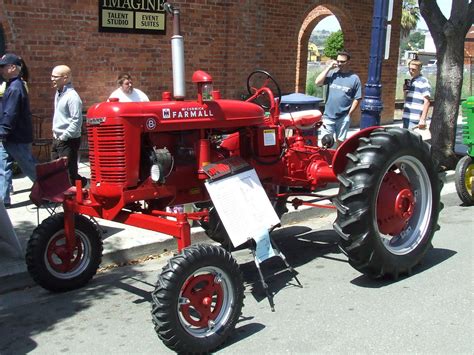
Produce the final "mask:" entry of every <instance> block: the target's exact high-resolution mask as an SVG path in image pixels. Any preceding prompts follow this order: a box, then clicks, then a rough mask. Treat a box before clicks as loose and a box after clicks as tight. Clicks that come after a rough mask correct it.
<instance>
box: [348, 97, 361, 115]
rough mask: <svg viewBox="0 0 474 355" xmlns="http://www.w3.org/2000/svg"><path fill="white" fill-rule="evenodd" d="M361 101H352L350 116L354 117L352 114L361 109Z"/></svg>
mask: <svg viewBox="0 0 474 355" xmlns="http://www.w3.org/2000/svg"><path fill="white" fill-rule="evenodd" d="M360 100H361V99H355V100H354V101H352V105H351V108H350V109H349V116H352V113H353V112H354V111H355V110H356V109H357V107H359V104H360Z"/></svg>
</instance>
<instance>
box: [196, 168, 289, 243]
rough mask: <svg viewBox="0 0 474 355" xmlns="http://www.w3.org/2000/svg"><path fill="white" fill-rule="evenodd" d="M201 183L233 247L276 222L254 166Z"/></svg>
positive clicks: (276, 217)
mask: <svg viewBox="0 0 474 355" xmlns="http://www.w3.org/2000/svg"><path fill="white" fill-rule="evenodd" d="M205 185H206V188H207V191H208V192H209V195H210V196H211V199H212V202H213V203H214V206H215V207H216V209H217V212H218V213H219V217H220V218H221V220H222V223H223V224H224V227H225V229H226V231H227V233H228V234H229V238H230V239H231V241H232V244H233V245H234V246H235V247H237V246H239V245H241V244H243V243H245V242H246V241H247V240H248V239H249V238H255V239H259V238H260V237H261V235H262V233H261V231H262V228H266V229H267V230H268V229H270V228H272V227H273V226H275V225H277V224H278V223H280V219H279V218H278V216H277V214H276V213H275V210H274V209H273V206H272V204H271V203H270V200H269V199H268V196H267V194H266V193H265V190H264V189H263V187H262V184H261V183H260V180H259V179H258V176H257V173H256V172H255V170H254V169H250V170H246V171H243V172H241V173H238V174H236V175H229V176H228V177H225V178H223V179H220V180H217V181H213V182H206V184H205Z"/></svg>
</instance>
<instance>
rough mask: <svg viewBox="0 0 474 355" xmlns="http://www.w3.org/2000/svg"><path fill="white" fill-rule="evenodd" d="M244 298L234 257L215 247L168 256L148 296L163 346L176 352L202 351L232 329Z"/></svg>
mask: <svg viewBox="0 0 474 355" xmlns="http://www.w3.org/2000/svg"><path fill="white" fill-rule="evenodd" d="M243 298H244V287H243V279H242V274H241V272H240V269H239V266H238V265H237V262H236V261H235V259H234V258H233V257H232V256H231V254H230V253H228V252H226V251H225V250H224V249H223V248H221V247H218V246H214V245H204V244H201V245H192V246H190V247H187V248H185V249H183V251H182V252H181V253H180V254H179V255H177V256H175V257H173V258H171V259H170V260H169V262H168V265H166V266H165V267H164V268H163V271H162V272H161V274H160V275H159V277H158V281H157V283H156V288H155V290H154V291H153V293H152V304H153V305H152V311H151V314H152V318H153V324H154V326H155V331H156V333H157V334H158V337H159V338H160V339H161V340H162V341H163V343H164V344H165V345H166V346H167V347H168V348H170V349H172V350H174V351H176V352H178V353H207V352H209V351H212V350H214V349H216V348H217V347H218V346H220V345H221V344H222V343H223V342H224V341H225V340H226V339H227V337H228V336H229V335H230V334H231V333H232V331H233V330H234V327H235V324H236V323H237V320H238V319H239V317H240V314H241V310H242V305H243Z"/></svg>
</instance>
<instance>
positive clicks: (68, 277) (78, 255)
mask: <svg viewBox="0 0 474 355" xmlns="http://www.w3.org/2000/svg"><path fill="white" fill-rule="evenodd" d="M75 235H76V240H77V245H76V248H75V249H74V251H73V253H72V254H71V255H69V253H68V252H67V249H66V237H65V234H64V213H58V214H55V215H53V216H50V217H48V218H47V219H45V220H44V221H43V222H42V223H41V224H40V225H39V226H38V227H36V228H35V230H34V231H33V234H32V235H31V237H30V240H29V241H28V245H27V249H26V264H27V267H28V272H29V273H30V275H31V277H32V278H33V280H35V282H36V283H38V284H39V285H40V286H41V287H43V288H45V289H47V290H50V291H53V292H63V291H68V290H73V289H77V288H79V287H81V286H83V285H85V284H86V283H87V282H89V280H90V279H91V278H92V277H93V276H94V275H95V273H96V272H97V269H98V267H99V264H100V262H101V258H102V240H101V238H100V232H99V230H98V229H97V227H96V225H95V224H94V223H93V222H92V221H91V220H89V219H87V218H85V217H84V216H80V215H76V216H75Z"/></svg>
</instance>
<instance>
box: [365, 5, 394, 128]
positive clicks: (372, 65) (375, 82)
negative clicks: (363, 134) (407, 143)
mask: <svg viewBox="0 0 474 355" xmlns="http://www.w3.org/2000/svg"><path fill="white" fill-rule="evenodd" d="M389 2H390V0H374V14H373V16H372V38H371V42H370V61H369V80H368V81H367V83H366V84H365V96H364V99H363V100H362V103H361V111H362V115H361V118H360V128H361V129H362V128H367V127H371V126H377V125H379V124H380V113H381V112H382V110H383V103H382V84H381V82H380V77H381V74H382V60H383V59H384V53H385V41H386V35H387V15H388V14H387V13H388V9H389ZM391 5H392V4H391Z"/></svg>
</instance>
